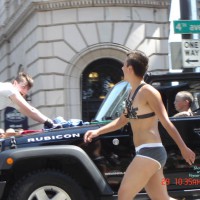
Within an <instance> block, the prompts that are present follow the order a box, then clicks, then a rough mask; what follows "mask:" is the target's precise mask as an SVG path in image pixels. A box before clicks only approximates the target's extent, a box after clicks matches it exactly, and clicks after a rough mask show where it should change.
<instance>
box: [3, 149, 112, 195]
mask: <svg viewBox="0 0 200 200" xmlns="http://www.w3.org/2000/svg"><path fill="white" fill-rule="evenodd" d="M38 155H39V156H40V157H41V156H52V155H53V156H60V155H62V156H63V155H65V156H67V155H69V156H71V157H74V158H76V159H78V160H79V161H80V162H81V163H82V164H83V166H84V167H85V169H86V170H88V172H89V173H90V175H91V177H92V179H93V180H94V182H95V183H96V185H97V187H98V189H99V191H100V193H101V194H104V195H112V194H113V191H112V189H111V188H110V186H109V185H108V184H107V182H106V181H105V179H104V177H103V176H102V174H101V173H100V171H99V170H98V168H97V167H96V166H95V164H94V163H93V162H92V160H91V159H90V158H89V156H88V155H87V154H86V153H85V152H84V151H83V150H82V149H81V148H80V147H77V146H74V145H63V146H60V145H59V146H56V145H55V146H44V147H27V148H19V149H11V150H6V151H3V152H1V153H0V170H9V169H11V168H12V167H13V165H9V164H7V162H6V160H7V158H12V159H13V160H14V163H15V161H17V160H21V159H24V158H31V157H33V158H35V157H38Z"/></svg>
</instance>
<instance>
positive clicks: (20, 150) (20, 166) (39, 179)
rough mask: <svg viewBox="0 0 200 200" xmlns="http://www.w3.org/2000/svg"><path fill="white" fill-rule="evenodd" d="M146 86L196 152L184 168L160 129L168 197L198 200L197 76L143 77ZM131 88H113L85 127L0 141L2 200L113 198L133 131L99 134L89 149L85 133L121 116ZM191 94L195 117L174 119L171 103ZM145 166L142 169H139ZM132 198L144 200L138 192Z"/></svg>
mask: <svg viewBox="0 0 200 200" xmlns="http://www.w3.org/2000/svg"><path fill="white" fill-rule="evenodd" d="M145 81H146V82H147V83H149V84H151V85H153V86H154V87H155V88H157V89H158V90H159V91H160V93H161V95H162V99H163V102H164V104H165V106H166V109H167V111H168V114H169V116H170V120H171V121H172V122H173V123H174V125H175V126H176V127H177V129H178V130H179V132H180V134H181V136H182V138H183V139H184V141H185V142H186V144H187V145H188V146H189V147H190V148H191V149H192V150H193V151H195V153H196V162H195V164H194V165H193V166H189V165H188V164H187V163H186V162H185V160H183V158H182V156H181V154H180V152H179V149H178V148H177V146H176V144H175V143H174V142H173V140H172V139H171V138H170V136H168V134H167V133H166V131H165V129H164V128H163V127H162V126H161V125H160V124H159V129H160V134H161V137H162V141H163V144H164V146H165V147H166V150H167V153H168V160H167V163H166V165H165V168H164V174H165V179H163V180H161V183H160V184H163V185H167V186H168V191H169V194H170V195H171V196H172V197H175V198H178V199H200V189H199V188H200V187H199V186H200V117H199V99H198V97H199V94H200V83H199V81H200V74H199V73H176V74H172V73H168V74H162V75H152V74H148V75H146V77H145ZM129 88H130V86H129V84H128V83H127V82H124V81H122V82H120V83H118V84H117V85H116V86H115V87H114V88H113V89H112V90H111V91H110V92H109V94H108V95H107V97H106V99H105V100H104V102H103V103H102V105H101V107H100V109H99V111H98V113H97V115H96V117H95V119H94V121H93V122H91V123H89V125H82V126H75V127H69V128H60V129H54V130H49V131H44V132H42V133H41V132H38V133H37V132H36V133H32V134H26V135H22V136H17V137H10V138H7V139H2V140H1V141H0V147H1V152H0V199H2V200H49V199H54V200H100V199H102V200H108V199H110V200H111V199H117V191H118V188H119V185H120V182H121V180H122V177H123V175H124V172H125V170H126V168H127V166H128V165H129V163H130V162H131V161H132V159H133V158H134V156H135V148H134V145H133V143H132V131H131V128H130V125H129V124H127V125H126V126H125V127H123V128H122V129H120V130H118V131H115V132H113V133H109V134H105V135H102V136H101V137H99V138H96V139H94V141H93V142H92V143H90V144H85V143H84V142H83V136H84V133H85V132H86V131H87V130H90V129H97V128H99V127H100V126H103V125H105V124H106V123H108V122H109V121H110V120H113V119H115V118H117V117H118V116H120V114H121V113H122V110H123V108H124V99H125V97H126V96H127V94H128V90H129ZM181 90H186V91H189V92H191V93H192V95H193V96H194V99H195V102H194V105H193V112H194V116H192V117H180V118H174V117H171V116H173V115H174V114H175V112H176V111H175V109H174V98H175V95H176V93H177V92H178V91H181ZM144 167H145V166H144ZM136 199H149V198H148V196H147V194H146V193H145V191H144V190H142V191H141V192H140V193H139V194H138V196H137V198H136Z"/></svg>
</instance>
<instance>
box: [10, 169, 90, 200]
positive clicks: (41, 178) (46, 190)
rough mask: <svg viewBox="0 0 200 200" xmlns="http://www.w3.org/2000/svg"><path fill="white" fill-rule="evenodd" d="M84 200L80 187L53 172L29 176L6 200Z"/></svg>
mask: <svg viewBox="0 0 200 200" xmlns="http://www.w3.org/2000/svg"><path fill="white" fill-rule="evenodd" d="M13 199H15V200H44V199H45V200H50V199H54V200H80V199H81V200H86V198H85V195H84V193H83V190H82V189H81V187H80V186H79V185H78V184H77V183H76V182H75V181H74V180H73V179H72V178H70V177H69V176H67V175H66V174H63V173H61V172H59V171H55V170H45V171H39V172H34V173H31V174H29V175H28V176H26V177H24V178H22V179H21V180H20V181H19V182H17V183H16V185H15V186H14V187H13V189H12V191H11V192H10V194H9V197H8V200H13Z"/></svg>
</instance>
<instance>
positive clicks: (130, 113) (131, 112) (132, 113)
mask: <svg viewBox="0 0 200 200" xmlns="http://www.w3.org/2000/svg"><path fill="white" fill-rule="evenodd" d="M144 85H145V83H142V84H140V85H139V86H138V87H137V89H136V90H135V92H134V94H133V96H132V97H131V98H130V94H131V93H129V96H128V98H127V99H126V101H125V107H126V109H124V112H123V113H124V116H125V117H126V118H130V119H145V118H149V117H153V116H155V113H154V112H151V113H147V114H144V115H137V112H136V111H138V108H133V106H132V104H133V101H134V99H135V96H136V94H137V93H138V91H139V89H140V88H141V87H142V86H144Z"/></svg>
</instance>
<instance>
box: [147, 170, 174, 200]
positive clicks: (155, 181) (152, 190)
mask: <svg viewBox="0 0 200 200" xmlns="http://www.w3.org/2000/svg"><path fill="white" fill-rule="evenodd" d="M163 180H164V175H163V169H162V168H161V169H159V170H158V171H157V172H156V173H155V174H154V175H153V176H152V177H151V178H150V179H149V181H148V183H147V185H146V186H145V190H146V192H147V194H148V195H149V197H150V199H151V200H161V199H162V200H169V199H170V200H172V199H173V198H170V197H169V195H168V192H167V186H166V184H163Z"/></svg>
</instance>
